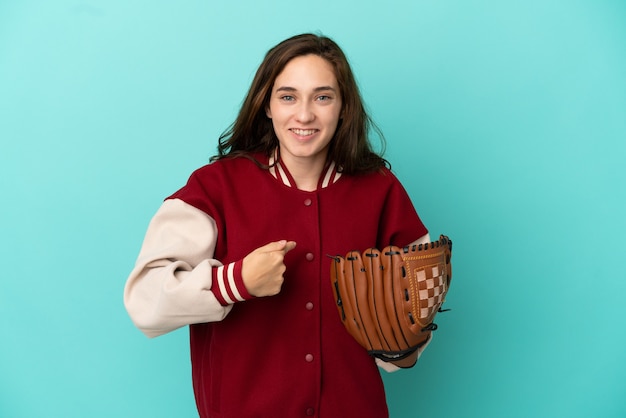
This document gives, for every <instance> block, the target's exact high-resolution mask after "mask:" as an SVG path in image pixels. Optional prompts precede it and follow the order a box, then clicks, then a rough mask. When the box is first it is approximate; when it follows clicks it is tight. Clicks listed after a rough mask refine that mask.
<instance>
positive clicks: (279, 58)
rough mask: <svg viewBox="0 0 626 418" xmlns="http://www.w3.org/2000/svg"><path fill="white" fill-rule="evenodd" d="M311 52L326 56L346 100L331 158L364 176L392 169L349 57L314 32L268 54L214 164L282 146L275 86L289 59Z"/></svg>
mask: <svg viewBox="0 0 626 418" xmlns="http://www.w3.org/2000/svg"><path fill="white" fill-rule="evenodd" d="M311 54H312V55H317V56H319V57H321V58H324V59H325V60H326V61H328V62H329V63H330V64H331V65H332V67H333V69H334V73H335V77H336V79H337V83H338V85H339V91H340V94H341V100H342V112H341V113H342V118H341V119H340V121H339V124H338V125H337V130H336V131H335V135H334V137H333V139H332V140H331V142H330V144H329V151H328V158H329V159H330V160H332V161H334V162H335V163H336V164H337V166H338V167H340V169H341V171H342V172H344V173H346V174H357V173H364V172H368V171H374V170H377V169H380V168H382V167H383V166H388V163H387V161H386V160H385V159H383V158H382V157H381V156H380V155H378V154H376V153H375V152H374V151H373V150H372V147H371V144H370V141H369V136H368V134H369V130H370V129H374V130H375V131H376V133H377V134H378V136H379V138H380V140H381V144H382V146H383V148H384V145H385V142H384V137H383V135H382V133H381V132H380V130H379V129H378V128H377V127H376V125H375V124H374V123H373V121H372V120H371V118H370V117H369V115H368V114H367V112H366V111H365V107H364V105H363V101H362V99H361V94H360V92H359V88H358V86H357V84H356V80H355V79H354V75H353V74H352V70H351V68H350V64H349V63H348V60H347V59H346V56H345V55H344V53H343V51H342V50H341V48H339V46H338V45H337V44H336V43H335V42H334V41H333V40H331V39H329V38H327V37H325V36H319V35H314V34H302V35H296V36H294V37H292V38H289V39H286V40H285V41H283V42H281V43H279V44H278V45H276V46H275V47H273V48H272V49H270V50H269V51H268V52H267V54H266V55H265V59H264V60H263V62H262V63H261V65H260V66H259V69H258V70H257V72H256V75H255V76H254V80H253V81H252V85H251V86H250V90H249V91H248V94H247V96H246V98H245V100H244V102H243V105H242V106H241V110H240V111H239V115H238V116H237V119H236V120H235V122H234V123H233V124H232V125H231V126H230V127H229V128H228V129H227V130H226V131H225V132H224V133H223V134H222V135H221V136H220V138H219V144H218V147H217V148H218V152H219V154H218V155H216V156H214V157H212V158H211V160H212V161H214V160H218V159H221V158H224V157H231V156H240V155H245V156H249V155H250V154H251V153H255V152H263V153H265V154H266V155H268V156H269V155H270V154H271V153H272V152H273V151H274V149H276V147H278V138H277V137H276V134H275V132H274V128H273V126H272V121H271V119H270V118H268V117H267V114H266V109H267V107H268V106H269V100H270V96H271V93H272V88H273V86H274V82H275V80H276V78H277V77H278V75H279V74H280V73H281V72H282V71H283V69H284V68H285V66H286V65H287V63H288V62H289V61H291V60H292V59H294V58H296V57H300V56H304V55H311Z"/></svg>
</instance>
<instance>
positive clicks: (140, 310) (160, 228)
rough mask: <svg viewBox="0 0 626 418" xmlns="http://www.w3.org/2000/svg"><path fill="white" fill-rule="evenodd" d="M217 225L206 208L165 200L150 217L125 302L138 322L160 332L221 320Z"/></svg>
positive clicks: (225, 309)
mask: <svg viewBox="0 0 626 418" xmlns="http://www.w3.org/2000/svg"><path fill="white" fill-rule="evenodd" d="M216 241H217V227H216V224H215V221H214V220H213V219H212V218H211V217H210V216H208V215H207V214H206V213H204V212H202V211H201V210H199V209H197V208H195V207H193V206H191V205H189V204H187V203H185V202H183V201H181V200H179V199H170V200H166V201H165V202H164V203H163V205H162V206H161V207H160V208H159V210H158V211H157V213H156V214H155V216H154V218H153V219H152V221H151V222H150V225H149V227H148V231H147V233H146V236H145V238H144V242H143V245H142V248H141V251H140V253H139V257H138V259H137V262H136V264H135V268H134V269H133V271H132V272H131V274H130V276H129V277H128V280H127V282H126V286H125V288H124V305H125V306H126V310H127V311H128V314H129V315H130V317H131V319H132V320H133V322H134V323H135V325H136V326H137V327H138V328H139V329H140V330H141V331H143V333H144V334H146V335H147V336H148V337H156V336H159V335H162V334H165V333H167V332H170V331H173V330H175V329H177V328H180V327H182V326H185V325H189V324H195V323H203V322H213V321H220V320H222V319H224V317H225V316H226V315H227V314H228V313H229V312H230V310H231V309H232V305H227V306H222V305H221V304H220V302H219V301H218V299H217V298H216V297H215V295H214V294H213V292H212V291H211V286H212V268H213V267H216V266H220V265H221V263H220V262H219V261H217V260H214V259H213V258H212V257H213V253H214V251H215V243H216Z"/></svg>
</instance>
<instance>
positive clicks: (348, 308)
mask: <svg viewBox="0 0 626 418" xmlns="http://www.w3.org/2000/svg"><path fill="white" fill-rule="evenodd" d="M451 256H452V241H450V239H449V238H448V237H446V236H444V235H441V236H440V238H439V241H435V242H431V243H429V244H421V245H413V246H410V247H405V248H399V247H395V246H389V247H386V248H384V249H383V250H382V251H379V250H377V249H375V248H370V249H367V250H365V251H364V252H363V253H362V254H361V253H359V252H358V251H351V252H349V253H348V254H346V257H345V258H343V257H341V256H336V257H333V260H334V261H333V262H332V263H331V269H330V277H331V284H332V289H333V293H334V295H335V299H336V301H337V309H338V311H339V315H340V317H341V321H342V322H343V324H344V326H345V327H346V329H347V330H348V332H349V333H350V334H351V335H352V336H353V337H354V338H355V339H356V340H357V342H358V343H359V344H361V345H362V346H363V347H364V348H365V349H366V350H367V351H368V352H369V353H370V354H371V355H372V356H374V357H377V358H379V359H381V360H383V361H387V362H395V361H398V360H402V359H404V358H406V357H408V356H410V355H411V354H412V353H414V352H415V351H416V350H417V349H418V348H419V347H421V346H422V345H424V344H425V343H426V342H427V341H428V339H429V338H430V334H431V332H432V331H434V330H435V329H437V325H436V324H434V323H433V319H434V318H435V315H436V314H437V312H440V311H441V305H442V304H443V302H444V300H445V297H446V294H447V293H448V289H449V286H450V280H451V279H452V264H451V262H450V259H451Z"/></svg>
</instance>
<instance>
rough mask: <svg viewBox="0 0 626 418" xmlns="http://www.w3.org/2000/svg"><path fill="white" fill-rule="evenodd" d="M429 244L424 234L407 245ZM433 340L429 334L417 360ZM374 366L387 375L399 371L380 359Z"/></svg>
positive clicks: (398, 368) (391, 364)
mask: <svg viewBox="0 0 626 418" xmlns="http://www.w3.org/2000/svg"><path fill="white" fill-rule="evenodd" d="M429 242H430V234H428V233H427V234H426V235H423V236H422V237H420V238H418V239H416V240H415V241H413V242H412V243H411V244H409V245H419V244H426V243H429ZM432 340H433V334H432V333H431V334H430V338H429V339H428V341H426V344H424V345H423V346H421V347H420V348H418V349H417V359H418V360H419V358H420V356H421V355H422V353H423V352H424V350H426V347H428V344H430V342H431V341H432ZM376 364H377V365H378V367H380V368H381V369H383V370H384V371H386V372H388V373H393V372H395V371H398V370H400V367H398V366H396V365H395V364H393V363H389V362H386V361H382V360H381V359H378V358H377V359H376Z"/></svg>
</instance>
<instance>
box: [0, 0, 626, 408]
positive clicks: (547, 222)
mask: <svg viewBox="0 0 626 418" xmlns="http://www.w3.org/2000/svg"><path fill="white" fill-rule="evenodd" d="M308 31H314V32H321V33H323V34H325V35H328V36H331V37H332V38H334V39H335V40H336V41H337V42H338V43H339V44H340V45H341V46H342V47H343V48H344V50H345V51H346V53H347V55H348V57H349V59H350V61H351V63H352V65H353V68H354V70H355V73H356V76H357V78H358V81H359V84H360V85H361V88H362V93H363V96H364V98H365V100H366V102H367V104H368V107H369V110H370V112H371V114H372V116H373V117H374V119H375V120H376V121H377V123H378V124H379V126H380V127H381V128H382V130H383V131H384V133H385V136H386V138H387V150H386V154H385V156H386V157H387V158H388V159H389V160H390V161H391V163H392V166H393V169H394V171H395V172H396V174H397V175H398V176H399V177H400V179H401V181H402V182H403V183H404V185H405V187H406V188H407V190H408V192H409V194H410V195H411V197H412V199H413V201H414V203H415V206H416V208H417V210H418V212H419V213H420V215H421V217H422V219H423V220H424V222H425V223H426V224H427V226H428V227H429V229H430V230H431V233H432V234H433V235H434V236H437V235H438V234H440V233H445V234H447V235H449V236H450V237H451V238H452V239H453V240H454V256H453V261H454V279H453V286H452V289H451V292H450V294H449V297H448V302H447V305H448V307H450V308H452V311H451V312H449V313H447V314H445V315H441V316H440V319H438V322H439V325H440V329H439V330H438V331H437V332H436V336H435V340H434V342H433V343H432V345H431V346H430V347H429V349H428V350H427V351H426V353H425V354H424V355H423V357H422V359H421V360H420V362H419V364H418V365H417V366H416V367H415V368H414V369H411V370H408V371H402V372H399V373H395V374H391V375H385V376H384V379H385V383H386V386H387V390H388V394H389V406H390V410H391V414H392V417H422V418H430V417H453V418H455V417H481V418H484V417H488V418H491V417H494V418H495V417H557V416H558V417H580V418H588V417H606V418H608V417H623V416H626V402H625V401H624V399H625V395H626V359H625V356H624V346H625V345H626V327H625V326H624V319H625V318H626V303H625V302H626V301H625V292H626V274H625V273H624V268H623V266H622V264H621V263H622V262H624V259H625V257H624V254H625V253H626V245H625V244H624V234H625V232H626V225H625V221H624V216H623V212H624V209H625V207H626V198H625V193H624V183H625V180H626V169H625V168H624V161H623V160H624V157H625V156H626V146H625V142H626V4H625V3H624V2H623V1H619V0H613V1H611V0H587V1H583V0H570V1H566V0H547V1H546V0H542V1H539V0H527V1H514V0H507V1H498V2H496V1H485V0H483V1H480V0H442V1H426V0H389V1H384V2H383V1H380V2H378V1H367V0H347V1H339V0H333V1H329V0H320V1H317V2H304V1H299V0H291V1H285V0H280V1H263V2H261V1H229V2H226V1H221V2H213V1H199V0H183V1H177V2H173V1H163V0H160V1H147V0H136V1H120V0H109V1H103V0H93V1H79V0H76V1H71V0H55V1H46V2H44V1H41V2H38V1H29V0H26V1H22V0H19V1H18V0H15V1H11V0H0V140H1V144H2V145H1V148H0V187H1V189H0V191H1V195H2V204H1V206H0V211H1V212H0V215H1V216H0V228H1V229H0V234H1V235H0V237H1V238H0V239H1V240H0V261H1V263H0V266H2V273H0V274H1V276H0V277H1V281H0V326H1V328H0V329H1V334H0V416H2V417H19V418H21V417H55V418H56V417H63V418H67V417H133V418H134V417H194V416H197V414H196V412H195V405H194V401H193V394H192V389H191V377H190V365H189V360H188V346H187V337H188V336H187V331H186V330H185V329H181V330H178V331H176V332H173V333H171V334H169V335H166V336H163V337H159V338H157V339H154V340H149V339H147V338H145V337H144V336H143V335H142V334H141V333H140V332H139V331H138V330H136V329H135V328H134V327H133V325H132V323H131V322H130V320H129V319H128V317H127V315H126V312H125V310H124V307H123V303H122V289H123V286H124V282H125V280H126V277H127V275H128V273H129V272H130V270H131V268H132V266H133V264H134V260H135V258H136V256H137V253H138V251H139V247H140V245H141V241H142V239H143V234H144V232H145V229H146V227H147V224H148V222H149V220H150V218H151V216H152V215H153V213H154V212H155V211H156V209H157V208H158V206H159V205H160V203H161V201H162V199H163V198H164V197H166V196H168V195H169V194H170V193H172V192H173V191H175V190H176V189H177V188H178V187H180V186H181V185H182V184H183V183H184V182H185V181H186V179H187V176H188V175H189V174H190V173H191V171H193V170H194V169H195V168H197V167H199V166H201V165H203V164H205V163H206V162H207V161H208V159H209V157H210V156H211V155H213V154H214V153H215V145H216V142H217V137H218V136H219V134H220V133H221V132H222V131H223V130H225V129H226V128H227V127H228V125H229V124H230V123H231V122H232V120H233V119H234V117H235V115H236V112H237V110H238V108H239V105H240V104H241V101H242V100H243V96H244V94H245V92H246V91H247V89H248V87H249V84H250V81H251V79H252V76H253V73H254V71H255V70H256V67H257V66H258V65H259V63H260V62H261V60H262V58H263V55H264V53H265V52H266V51H267V49H269V48H270V47H271V46H273V45H274V44H276V43H277V42H279V41H280V40H282V39H284V38H286V37H288V36H291V35H294V34H296V33H301V32H308Z"/></svg>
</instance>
